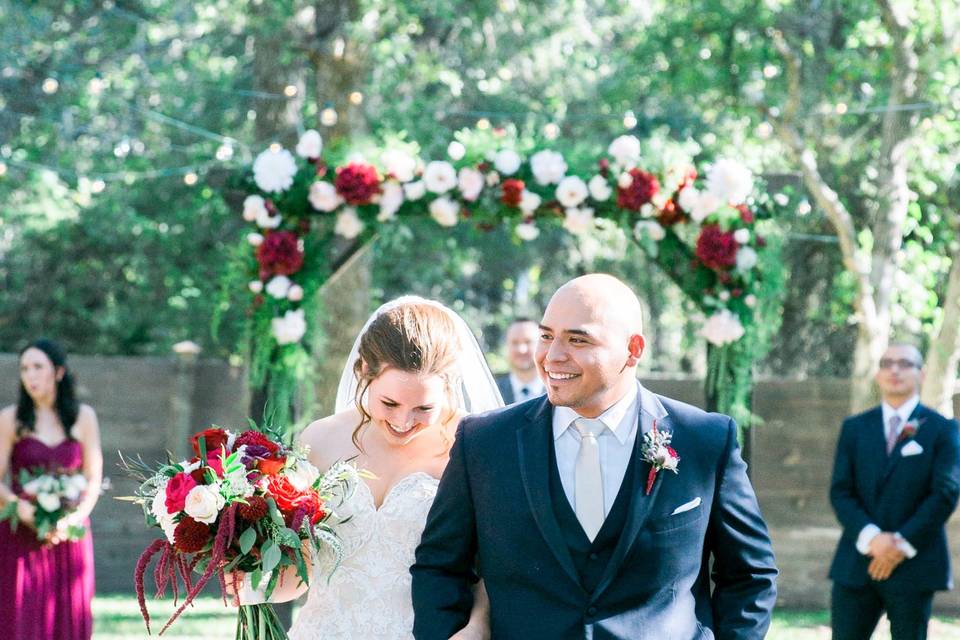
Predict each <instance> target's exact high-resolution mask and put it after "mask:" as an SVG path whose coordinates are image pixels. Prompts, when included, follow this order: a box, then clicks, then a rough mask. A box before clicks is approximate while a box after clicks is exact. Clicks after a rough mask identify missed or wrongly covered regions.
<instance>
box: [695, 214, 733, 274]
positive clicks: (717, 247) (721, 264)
mask: <svg viewBox="0 0 960 640" xmlns="http://www.w3.org/2000/svg"><path fill="white" fill-rule="evenodd" d="M697 257H698V258H700V262H702V263H703V264H705V265H706V266H708V267H710V268H711V269H713V270H714V271H722V270H724V269H728V268H730V267H732V266H734V265H735V264H737V241H736V240H734V238H733V232H731V231H723V230H721V229H720V227H719V225H715V224H708V225H704V227H703V229H701V230H700V237H699V238H697Z"/></svg>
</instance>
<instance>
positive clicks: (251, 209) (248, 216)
mask: <svg viewBox="0 0 960 640" xmlns="http://www.w3.org/2000/svg"><path fill="white" fill-rule="evenodd" d="M261 215H268V214H267V204H266V201H265V200H264V199H263V198H262V197H261V196H256V195H254V196H247V197H246V198H245V199H244V201H243V219H244V220H246V221H247V222H253V221H254V220H256V219H257V218H259V217H260V216H261Z"/></svg>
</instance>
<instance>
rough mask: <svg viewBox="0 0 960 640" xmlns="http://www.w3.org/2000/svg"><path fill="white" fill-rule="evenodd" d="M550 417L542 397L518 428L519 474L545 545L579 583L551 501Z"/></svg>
mask: <svg viewBox="0 0 960 640" xmlns="http://www.w3.org/2000/svg"><path fill="white" fill-rule="evenodd" d="M552 416H553V411H552V410H551V406H550V403H549V402H548V401H547V399H546V397H544V398H543V399H542V400H541V401H540V402H538V403H536V404H534V406H533V408H532V409H531V410H530V412H529V413H527V419H528V420H529V423H528V424H527V425H526V426H524V427H523V428H521V429H519V430H518V431H517V447H518V450H519V454H520V477H521V479H522V481H523V488H524V490H525V491H526V494H527V501H528V502H529V503H530V510H531V511H532V512H533V518H534V520H535V521H536V523H537V527H538V528H539V529H540V533H541V534H542V535H543V539H544V540H546V542H547V547H549V548H550V551H552V552H553V555H555V556H556V557H557V560H558V561H559V562H560V566H562V567H563V570H564V571H565V572H566V573H567V575H569V576H570V579H571V580H573V581H574V583H576V584H577V585H578V586H580V578H579V577H578V576H577V570H576V567H575V566H574V564H573V558H572V557H571V555H570V550H569V549H568V548H567V544H566V542H565V541H564V539H563V534H562V533H561V531H560V524H559V523H558V522H557V517H556V515H555V514H554V513H553V507H552V506H551V505H552V503H551V500H550V469H549V468H548V466H547V465H548V464H549V463H550V456H549V450H550V449H549V447H550V438H551V437H552V436H553V429H552V424H551V418H552ZM581 588H582V587H581Z"/></svg>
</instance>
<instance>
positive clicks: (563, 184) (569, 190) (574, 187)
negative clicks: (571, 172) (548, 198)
mask: <svg viewBox="0 0 960 640" xmlns="http://www.w3.org/2000/svg"><path fill="white" fill-rule="evenodd" d="M589 193H590V190H589V189H588V188H587V183H585V182H584V181H583V180H581V179H580V178H578V177H577V176H567V177H566V178H564V179H563V180H561V181H560V184H558V185H557V191H556V197H557V200H559V201H560V204H561V205H563V206H564V207H576V206H578V205H579V204H580V203H581V202H583V201H584V200H586V199H587V195H589Z"/></svg>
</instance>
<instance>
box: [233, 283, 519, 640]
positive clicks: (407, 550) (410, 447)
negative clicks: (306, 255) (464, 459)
mask: <svg viewBox="0 0 960 640" xmlns="http://www.w3.org/2000/svg"><path fill="white" fill-rule="evenodd" d="M502 404H503V403H502V401H501V399H500V394H499V392H498V391H497V387H496V384H495V382H494V380H493V377H492V376H491V374H490V371H489V369H488V368H487V365H486V362H485V361H484V359H483V354H482V353H481V351H480V348H479V346H478V345H477V342H476V339H475V338H474V337H473V334H472V333H471V332H470V329H469V328H468V327H467V325H466V323H465V322H464V321H463V319H462V318H461V317H460V316H459V315H457V314H456V313H454V312H453V311H452V310H451V309H449V308H447V307H445V306H443V305H441V304H439V303H437V302H433V301H430V300H426V299H423V298H418V297H413V296H407V297H402V298H398V299H397V300H394V301H392V302H389V303H387V304H385V305H383V306H382V307H380V308H379V309H378V310H377V311H376V312H374V314H373V315H372V316H371V317H370V319H369V320H368V321H367V324H366V326H365V327H364V329H363V331H362V332H361V334H360V336H359V337H358V338H357V340H356V342H355V343H354V347H353V351H352V352H351V355H350V357H349V358H348V359H347V364H346V367H345V368H344V372H343V376H342V377H341V379H340V386H339V389H338V393H337V405H336V413H335V414H334V415H332V416H329V417H327V418H323V419H321V420H317V421H316V422H313V423H312V424H310V425H309V426H308V427H307V428H306V429H305V430H304V431H303V433H302V434H301V436H300V440H301V442H302V443H303V444H305V445H308V446H309V447H310V460H311V462H313V464H314V465H316V466H317V467H318V468H319V469H321V470H323V469H327V468H329V467H330V466H331V465H332V464H333V463H335V462H337V461H338V460H346V459H350V458H356V461H355V462H356V465H357V466H358V467H359V468H361V469H365V470H367V471H369V472H370V473H371V474H372V475H373V476H375V477H374V478H372V479H367V480H366V481H365V482H361V483H360V486H359V487H358V488H357V490H356V491H355V492H354V493H353V495H352V496H351V497H350V498H348V499H347V500H346V502H345V503H344V504H343V505H341V506H340V507H338V508H337V509H336V510H337V515H338V517H340V518H345V517H349V519H348V520H347V522H345V523H343V524H341V525H340V526H339V527H338V529H337V531H338V534H339V535H340V538H341V540H342V542H343V559H342V563H341V564H340V565H339V567H337V568H336V570H335V571H334V572H333V574H332V575H330V571H331V569H332V568H333V566H334V562H335V558H334V556H333V553H332V552H327V553H325V554H321V556H320V557H318V558H316V559H315V562H314V568H313V571H312V574H313V577H312V579H311V581H310V586H309V593H308V595H307V601H306V604H305V605H304V606H303V608H302V609H301V610H300V614H299V616H298V617H297V620H296V621H295V622H294V624H293V628H292V629H291V630H290V634H289V635H290V639H291V640H308V639H310V640H313V639H314V638H344V639H346V638H357V639H360V638H363V639H366V638H378V639H391V638H396V639H400V638H404V639H406V638H412V637H413V605H412V602H411V594H410V585H411V577H410V566H411V565H412V564H413V561H414V551H415V549H416V547H417V544H418V543H419V542H420V535H421V533H422V532H423V527H424V524H425V522H426V518H427V512H428V511H429V510H430V506H431V504H432V503H433V499H434V497H435V495H436V492H437V485H438V483H439V478H440V475H441V474H442V473H443V470H444V468H445V467H446V464H447V461H448V459H449V455H450V447H451V445H452V444H453V436H454V433H455V432H456V428H457V424H458V423H459V421H460V419H461V418H462V417H463V416H464V415H465V414H467V413H478V412H482V411H487V410H490V409H494V408H496V407H499V406H502ZM328 576H329V579H328ZM283 582H284V586H283V587H279V588H278V589H277V590H276V591H275V592H274V594H273V596H272V597H271V600H273V601H277V602H282V601H285V600H290V599H293V598H296V597H297V596H299V595H300V594H301V593H302V592H303V591H304V590H305V589H306V587H304V586H303V585H302V583H299V579H298V578H296V576H295V575H293V574H292V573H291V575H290V579H285V580H284V581H283ZM478 596H479V597H477V598H476V602H477V604H476V606H475V607H474V610H473V613H472V615H471V618H470V623H469V624H468V625H467V626H466V627H465V628H464V629H462V630H461V631H460V632H459V633H458V634H457V635H456V636H454V637H455V638H457V639H458V640H459V639H467V638H471V639H472V638H484V637H487V636H488V635H489V625H488V621H487V618H488V616H487V613H488V612H487V607H488V605H487V600H486V598H485V594H484V593H483V587H482V583H481V584H480V585H479V586H478ZM241 602H243V603H244V604H252V603H253V602H255V597H254V596H253V594H251V593H250V591H249V590H248V589H244V590H243V592H241Z"/></svg>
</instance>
